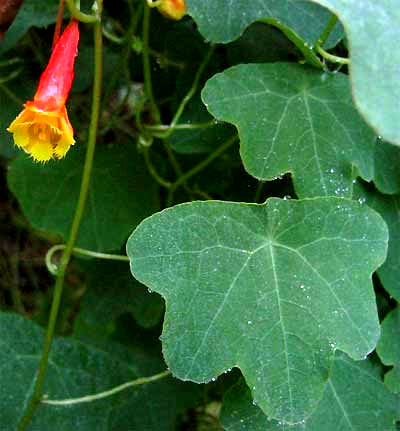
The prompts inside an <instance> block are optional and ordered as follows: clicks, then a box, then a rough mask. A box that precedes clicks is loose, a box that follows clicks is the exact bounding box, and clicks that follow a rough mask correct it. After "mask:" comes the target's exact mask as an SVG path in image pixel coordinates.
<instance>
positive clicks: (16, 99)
mask: <svg viewBox="0 0 400 431" xmlns="http://www.w3.org/2000/svg"><path fill="white" fill-rule="evenodd" d="M0 89H1V90H2V91H3V92H4V93H5V94H6V96H8V97H9V98H10V99H11V100H13V101H14V102H15V103H17V104H18V105H23V104H24V101H23V100H22V99H20V98H19V97H18V96H17V95H16V94H14V93H13V92H12V91H11V90H10V89H9V88H8V87H7V86H5V85H3V84H2V83H1V80H0Z"/></svg>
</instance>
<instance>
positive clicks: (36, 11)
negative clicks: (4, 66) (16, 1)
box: [0, 0, 59, 54]
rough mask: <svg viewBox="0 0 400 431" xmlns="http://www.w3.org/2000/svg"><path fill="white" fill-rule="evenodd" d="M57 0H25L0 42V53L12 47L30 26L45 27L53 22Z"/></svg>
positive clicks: (55, 15)
mask: <svg viewBox="0 0 400 431" xmlns="http://www.w3.org/2000/svg"><path fill="white" fill-rule="evenodd" d="M58 3H59V2H58V0H25V1H24V2H23V4H22V7H21V9H20V11H19V12H18V15H17V17H16V19H15V21H14V22H13V24H12V25H11V27H10V28H9V30H8V31H7V33H6V36H5V38H4V40H3V41H2V42H1V44H0V54H1V53H3V52H5V51H7V50H8V49H10V48H12V47H13V46H14V45H15V44H16V43H17V42H18V40H19V38H20V37H21V36H23V35H24V34H25V33H26V32H27V31H28V30H29V29H30V27H33V26H35V27H45V26H47V25H49V24H52V23H53V22H55V20H56V17H57V10H58Z"/></svg>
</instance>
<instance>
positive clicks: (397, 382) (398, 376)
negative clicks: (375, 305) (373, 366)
mask: <svg viewBox="0 0 400 431" xmlns="http://www.w3.org/2000/svg"><path fill="white" fill-rule="evenodd" d="M399 337H400V308H399V307H397V308H395V309H394V310H392V311H391V312H390V313H389V314H388V315H387V316H386V318H385V320H384V321H383V323H382V336H381V338H380V340H379V343H378V346H377V348H376V351H377V353H378V355H379V357H380V358H381V361H382V362H383V363H384V364H385V365H389V366H390V365H393V366H394V367H393V368H392V370H390V371H388V372H387V373H386V375H385V383H386V384H387V386H388V387H389V388H390V389H391V390H392V391H393V392H396V393H400V372H399V370H400V346H399V344H398V343H397V341H398V339H399Z"/></svg>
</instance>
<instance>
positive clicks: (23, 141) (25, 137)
mask: <svg viewBox="0 0 400 431" xmlns="http://www.w3.org/2000/svg"><path fill="white" fill-rule="evenodd" d="M29 141H30V135H29V126H19V127H15V129H14V142H15V145H16V146H17V147H19V148H25V147H27V146H28V145H29Z"/></svg>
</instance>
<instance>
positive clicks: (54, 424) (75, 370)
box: [0, 313, 197, 431]
mask: <svg viewBox="0 0 400 431" xmlns="http://www.w3.org/2000/svg"><path fill="white" fill-rule="evenodd" d="M42 343H43V331H42V329H40V328H39V327H37V326H36V325H34V324H33V323H32V322H29V321H27V320H24V319H23V318H22V317H19V316H16V315H11V314H6V313H2V314H0V345H1V349H0V360H1V367H0V380H1V393H2V396H1V400H0V406H1V408H0V423H1V424H2V427H3V426H6V428H2V429H4V430H6V429H7V430H10V431H11V430H15V429H17V423H18V421H19V419H20V418H21V415H22V413H23V409H24V407H25V406H26V402H27V400H28V399H29V397H30V396H31V395H32V389H33V382H34V379H35V373H36V369H37V366H38V363H39V360H40V354H41V349H42ZM110 348H112V350H113V352H112V353H109V352H107V351H104V350H100V349H99V348H94V347H90V346H89V345H85V344H84V343H81V342H79V341H76V340H74V339H62V338H60V339H57V340H56V341H55V342H54V343H53V348H52V352H51V355H50V361H49V369H48V374H47V378H46V384H45V388H44V393H45V394H47V395H48V397H49V398H50V399H65V398H75V397H81V396H84V395H91V394H94V393H98V392H102V391H105V390H108V389H111V388H113V387H115V386H117V385H120V384H122V383H125V382H127V381H130V380H134V379H135V378H137V377H142V376H148V375H152V374H154V373H157V372H161V371H163V369H165V368H164V367H165V365H163V363H162V361H160V360H159V359H158V358H154V357H152V356H146V355H144V354H143V353H142V354H139V353H133V352H130V351H126V350H123V349H122V348H121V347H119V346H114V347H112V346H110ZM196 392H197V391H196V388H194V391H193V387H192V386H190V385H187V384H182V383H178V382H176V381H174V380H172V379H171V378H165V379H163V380H160V381H159V382H154V383H151V384H148V385H143V386H139V387H137V388H135V389H130V390H126V391H123V392H120V393H119V394H117V395H114V396H113V397H109V398H105V399H102V400H98V401H94V402H89V403H83V404H75V405H70V406H53V405H47V404H42V405H40V406H39V408H38V410H37V414H36V416H35V418H34V421H33V424H32V426H31V428H30V430H32V431H39V430H40V431H54V430H57V431H71V430H75V431H115V430H132V431H136V430H137V431H146V430H148V431H153V430H173V429H175V428H174V422H175V416H176V414H177V412H178V411H179V409H181V408H182V407H184V406H186V405H188V404H189V405H190V404H191V403H193V401H194V399H195V397H196Z"/></svg>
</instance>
